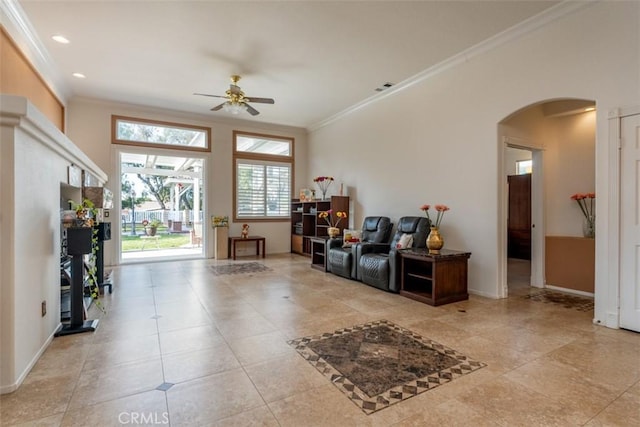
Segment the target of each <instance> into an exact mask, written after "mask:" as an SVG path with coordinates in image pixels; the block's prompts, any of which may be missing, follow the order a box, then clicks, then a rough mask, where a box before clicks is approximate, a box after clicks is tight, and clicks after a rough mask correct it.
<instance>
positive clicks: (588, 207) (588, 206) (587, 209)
mask: <svg viewBox="0 0 640 427" xmlns="http://www.w3.org/2000/svg"><path fill="white" fill-rule="evenodd" d="M595 198H596V193H576V194H574V195H572V196H571V200H575V201H576V202H577V203H578V206H580V210H581V211H582V214H583V215H584V217H585V218H586V219H587V221H591V220H592V219H593V215H594V214H595V211H594V210H593V200H594V199H595ZM587 200H588V202H587Z"/></svg>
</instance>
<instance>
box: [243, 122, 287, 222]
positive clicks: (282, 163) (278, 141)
mask: <svg viewBox="0 0 640 427" xmlns="http://www.w3.org/2000/svg"><path fill="white" fill-rule="evenodd" d="M233 139H234V151H233V154H234V165H235V173H234V201H235V203H234V218H235V219H236V220H268V221H277V220H282V221H288V220H289V217H290V207H291V186H292V176H293V142H294V140H293V138H286V137H280V136H272V135H261V134H251V133H245V132H238V131H235V132H234V133H233Z"/></svg>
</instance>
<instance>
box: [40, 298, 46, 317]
mask: <svg viewBox="0 0 640 427" xmlns="http://www.w3.org/2000/svg"><path fill="white" fill-rule="evenodd" d="M41 311H42V317H44V316H45V315H46V314H47V302H46V301H42V306H41Z"/></svg>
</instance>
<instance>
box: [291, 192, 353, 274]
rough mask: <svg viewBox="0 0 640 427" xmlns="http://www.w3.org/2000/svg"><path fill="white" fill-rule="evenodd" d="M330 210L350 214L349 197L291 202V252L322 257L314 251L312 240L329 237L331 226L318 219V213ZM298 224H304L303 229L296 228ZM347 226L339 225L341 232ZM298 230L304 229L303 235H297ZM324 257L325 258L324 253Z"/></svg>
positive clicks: (342, 223) (295, 200)
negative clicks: (328, 232)
mask: <svg viewBox="0 0 640 427" xmlns="http://www.w3.org/2000/svg"><path fill="white" fill-rule="evenodd" d="M298 209H301V210H298ZM329 209H331V210H333V212H339V211H340V212H348V211H349V197H348V196H331V199H330V200H310V201H304V202H302V201H300V200H297V199H294V200H292V201H291V231H292V233H291V252H294V253H298V254H301V255H306V256H312V257H313V258H315V257H319V256H320V255H319V254H317V253H315V251H313V248H312V243H311V239H313V238H316V237H319V238H326V237H327V229H328V228H329V225H328V224H326V223H325V222H324V220H321V219H319V218H318V213H320V212H322V211H328V210H329ZM333 220H334V221H336V220H337V218H333ZM296 223H302V227H301V226H300V225H298V226H297V227H296ZM346 224H347V222H346V221H344V222H341V224H339V226H338V228H339V229H340V231H341V232H342V230H344V228H345V227H346ZM296 229H297V230H300V229H302V234H297V233H296ZM322 257H324V253H323V254H322ZM322 264H324V260H322Z"/></svg>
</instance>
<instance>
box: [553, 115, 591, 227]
mask: <svg viewBox="0 0 640 427" xmlns="http://www.w3.org/2000/svg"><path fill="white" fill-rule="evenodd" d="M601 114H602V112H601ZM544 126H545V131H546V133H547V138H546V149H545V151H544V182H545V200H544V202H545V220H546V221H545V231H546V235H547V236H554V235H555V236H575V237H581V236H582V218H583V215H582V212H581V211H580V207H579V206H578V205H577V204H576V202H575V201H573V200H571V199H570V197H571V195H572V194H575V193H592V192H595V185H596V157H595V156H596V146H595V145H596V141H595V134H596V113H595V112H589V113H582V114H575V115H572V116H566V117H558V118H550V119H547V120H545V121H544Z"/></svg>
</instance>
